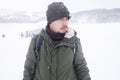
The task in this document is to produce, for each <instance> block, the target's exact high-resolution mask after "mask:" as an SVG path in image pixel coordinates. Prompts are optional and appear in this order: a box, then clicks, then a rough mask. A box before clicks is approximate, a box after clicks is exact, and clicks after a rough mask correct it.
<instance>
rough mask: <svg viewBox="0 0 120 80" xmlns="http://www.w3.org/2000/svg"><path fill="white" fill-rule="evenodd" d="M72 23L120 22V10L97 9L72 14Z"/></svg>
mask: <svg viewBox="0 0 120 80" xmlns="http://www.w3.org/2000/svg"><path fill="white" fill-rule="evenodd" d="M71 22H75V23H76V22H77V23H111V22H120V8H115V9H96V10H89V11H82V12H78V13H74V14H72V19H71Z"/></svg>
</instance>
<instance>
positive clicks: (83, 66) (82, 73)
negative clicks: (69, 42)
mask: <svg viewBox="0 0 120 80" xmlns="http://www.w3.org/2000/svg"><path fill="white" fill-rule="evenodd" d="M74 69H75V73H76V75H77V80H91V78H90V75H89V69H88V67H87V63H86V60H85V58H84V55H83V52H82V47H81V43H80V40H78V39H77V50H76V54H75V58H74Z"/></svg>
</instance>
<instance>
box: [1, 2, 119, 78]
mask: <svg viewBox="0 0 120 80" xmlns="http://www.w3.org/2000/svg"><path fill="white" fill-rule="evenodd" d="M53 1H62V2H64V4H65V5H66V6H67V7H68V9H69V11H70V12H71V19H70V24H69V26H70V27H72V28H73V29H75V30H76V31H77V36H78V37H79V38H80V40H81V44H82V48H83V52H84V56H85V58H86V60H87V63H88V67H89V69H90V75H91V78H92V80H120V77H119V73H120V69H119V67H120V63H119V61H120V58H119V57H120V50H119V48H120V5H119V3H120V1H119V0H44V1H42V0H4V1H3V0H0V51H1V56H0V63H1V64H0V79H1V80H22V78H23V70H24V61H25V59H26V54H27V50H28V47H29V43H30V40H31V38H32V37H33V36H34V35H35V34H37V33H39V32H40V30H41V29H42V28H45V26H46V23H47V22H46V10H47V6H48V4H50V3H51V2H53Z"/></svg>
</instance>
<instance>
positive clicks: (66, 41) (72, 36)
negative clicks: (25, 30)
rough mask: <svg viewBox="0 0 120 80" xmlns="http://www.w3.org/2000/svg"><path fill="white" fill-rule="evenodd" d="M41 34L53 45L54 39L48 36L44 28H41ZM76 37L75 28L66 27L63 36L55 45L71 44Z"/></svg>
mask: <svg viewBox="0 0 120 80" xmlns="http://www.w3.org/2000/svg"><path fill="white" fill-rule="evenodd" d="M41 35H42V36H43V37H44V39H45V40H46V41H47V43H48V44H49V45H53V43H54V41H53V40H52V39H51V38H50V36H49V35H48V34H47V33H46V31H45V29H42V30H41ZM75 37H76V32H75V30H73V29H71V28H68V31H67V32H66V34H65V36H64V38H63V39H62V40H61V41H59V42H58V43H57V46H61V45H65V46H72V45H73V44H74V39H75Z"/></svg>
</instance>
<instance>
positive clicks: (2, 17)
mask: <svg viewBox="0 0 120 80" xmlns="http://www.w3.org/2000/svg"><path fill="white" fill-rule="evenodd" d="M71 16H72V18H71V20H70V21H71V22H72V23H111V22H120V8H114V9H95V10H88V11H81V12H77V13H72V14H71ZM45 19H46V16H45V13H41V12H25V11H11V10H7V9H5V10H3V9H2V10H0V23H37V22H40V21H43V20H45Z"/></svg>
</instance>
